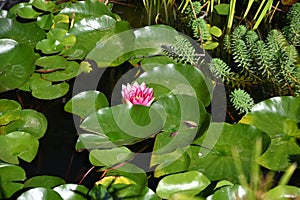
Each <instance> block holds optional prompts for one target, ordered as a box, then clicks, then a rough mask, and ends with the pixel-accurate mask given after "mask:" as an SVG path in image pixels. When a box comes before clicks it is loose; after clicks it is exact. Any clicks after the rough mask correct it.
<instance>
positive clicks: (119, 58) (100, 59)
mask: <svg viewBox="0 0 300 200" xmlns="http://www.w3.org/2000/svg"><path fill="white" fill-rule="evenodd" d="M134 43H135V37H134V34H133V31H132V30H131V29H130V30H126V31H123V32H121V33H118V34H114V35H112V36H111V37H109V38H104V39H102V40H100V41H99V42H98V44H97V46H96V47H95V48H94V49H92V50H91V51H90V52H89V54H88V55H87V56H86V57H87V59H91V60H94V61H95V62H96V63H97V65H98V67H109V66H118V65H120V64H122V63H123V62H125V61H127V60H128V59H129V58H130V57H132V56H133V53H132V51H133V50H134Z"/></svg>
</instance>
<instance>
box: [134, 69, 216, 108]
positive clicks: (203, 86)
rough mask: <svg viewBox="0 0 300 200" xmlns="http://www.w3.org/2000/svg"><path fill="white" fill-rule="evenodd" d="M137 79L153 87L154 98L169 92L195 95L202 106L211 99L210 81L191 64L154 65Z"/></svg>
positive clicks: (206, 104)
mask: <svg viewBox="0 0 300 200" xmlns="http://www.w3.org/2000/svg"><path fill="white" fill-rule="evenodd" d="M137 81H138V82H145V83H146V84H147V86H149V87H151V88H153V90H154V94H155V97H156V98H159V97H160V96H162V95H168V94H170V93H171V94H175V95H177V94H181V95H182V94H185V95H189V96H192V97H196V98H197V99H199V100H201V102H202V103H203V105H204V106H208V105H209V104H210V101H211V96H212V93H211V92H212V87H213V85H212V81H211V80H209V79H208V78H206V77H205V76H204V74H203V73H202V72H201V71H200V70H199V69H197V68H195V67H194V66H191V65H182V64H167V65H165V66H159V67H154V68H153V69H152V70H148V71H146V72H144V73H143V74H142V75H141V76H140V77H139V78H138V79H137ZM166 89H167V90H166ZM167 91H168V92H167ZM166 92H167V93H166Z"/></svg>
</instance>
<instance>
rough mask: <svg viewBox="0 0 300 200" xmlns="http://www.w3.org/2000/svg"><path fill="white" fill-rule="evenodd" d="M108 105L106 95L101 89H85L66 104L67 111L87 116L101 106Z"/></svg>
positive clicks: (83, 116) (82, 116)
mask: <svg viewBox="0 0 300 200" xmlns="http://www.w3.org/2000/svg"><path fill="white" fill-rule="evenodd" d="M104 107H108V101H107V98H106V96H105V95H104V94H103V93H101V92H99V91H95V90H93V91H85V92H81V93H79V94H77V95H75V96H74V97H73V98H72V99H71V100H69V101H68V102H67V103H66V105H65V111H67V112H70V113H73V114H75V115H78V116H80V117H81V118H85V117H87V116H88V115H90V114H92V113H93V112H96V111H97V110H98V109H100V108H104Z"/></svg>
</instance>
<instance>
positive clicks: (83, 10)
mask: <svg viewBox="0 0 300 200" xmlns="http://www.w3.org/2000/svg"><path fill="white" fill-rule="evenodd" d="M60 14H66V15H68V16H69V17H73V15H74V17H75V21H79V20H81V19H83V18H88V17H101V16H103V15H107V16H110V17H114V14H113V13H112V12H111V11H110V10H109V8H108V7H107V6H106V5H105V4H104V3H100V2H99V1H77V2H76V3H72V4H69V5H68V6H67V7H65V8H64V9H62V10H61V11H60Z"/></svg>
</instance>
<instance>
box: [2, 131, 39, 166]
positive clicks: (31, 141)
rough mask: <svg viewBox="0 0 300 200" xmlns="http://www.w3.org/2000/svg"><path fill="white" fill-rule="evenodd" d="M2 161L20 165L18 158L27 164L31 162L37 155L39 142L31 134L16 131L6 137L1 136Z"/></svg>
mask: <svg viewBox="0 0 300 200" xmlns="http://www.w3.org/2000/svg"><path fill="white" fill-rule="evenodd" d="M0 146H1V150H0V159H1V160H3V161H5V162H8V163H11V164H19V160H18V157H19V158H21V159H22V160H25V161H26V162H31V161H32V160H33V159H34V157H35V156H36V154H37V150H38V147H39V142H38V140H37V139H36V138H35V137H34V136H32V135H31V134H29V133H26V132H21V131H15V132H11V133H9V134H6V135H0Z"/></svg>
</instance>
